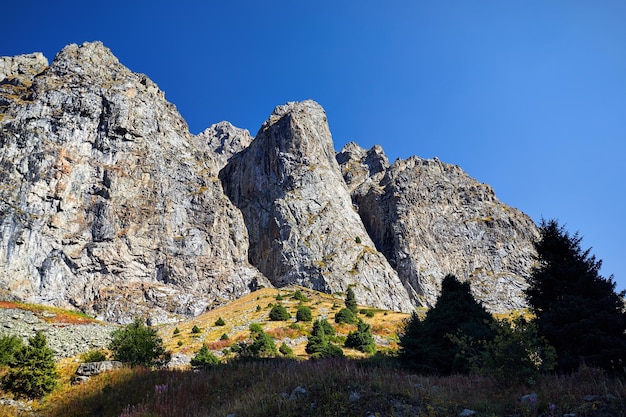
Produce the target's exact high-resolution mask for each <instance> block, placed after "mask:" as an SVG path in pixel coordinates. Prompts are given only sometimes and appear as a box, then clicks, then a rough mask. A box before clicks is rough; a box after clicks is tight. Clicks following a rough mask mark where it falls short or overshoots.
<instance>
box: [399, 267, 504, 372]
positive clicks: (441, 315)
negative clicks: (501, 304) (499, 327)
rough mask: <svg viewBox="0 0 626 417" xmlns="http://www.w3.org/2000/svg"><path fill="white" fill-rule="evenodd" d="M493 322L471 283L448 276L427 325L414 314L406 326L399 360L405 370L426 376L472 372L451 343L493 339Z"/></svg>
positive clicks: (428, 314) (402, 336) (428, 316)
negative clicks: (471, 288) (474, 294)
mask: <svg viewBox="0 0 626 417" xmlns="http://www.w3.org/2000/svg"><path fill="white" fill-rule="evenodd" d="M492 320H493V318H492V317H491V315H490V314H489V313H488V312H487V310H485V308H484V307H483V306H482V305H481V304H480V303H479V302H477V301H476V300H475V299H474V297H473V296H472V293H471V291H470V285H469V283H468V282H463V283H461V282H459V281H458V280H457V279H456V277H454V276H453V275H447V276H446V277H445V278H444V279H443V281H442V283H441V295H440V296H439V298H438V299H437V302H436V304H435V306H434V307H433V308H432V309H430V310H429V311H428V313H427V314H426V318H425V319H424V321H423V322H420V320H419V317H418V316H417V314H415V313H414V314H413V315H412V316H411V318H410V319H409V321H408V322H407V324H406V326H405V329H404V334H402V335H401V336H400V358H401V360H402V361H403V363H404V364H405V365H406V366H408V367H411V368H414V369H418V370H421V371H424V372H434V373H443V374H450V373H453V372H469V370H470V366H469V363H468V361H467V359H465V358H463V357H461V356H460V355H458V353H459V352H460V347H459V346H458V344H456V343H454V342H453V340H452V339H453V338H455V337H463V336H469V337H471V338H472V339H474V340H487V339H491V338H492V337H493V334H492V330H491V329H490V326H489V324H490V323H491V321H492Z"/></svg>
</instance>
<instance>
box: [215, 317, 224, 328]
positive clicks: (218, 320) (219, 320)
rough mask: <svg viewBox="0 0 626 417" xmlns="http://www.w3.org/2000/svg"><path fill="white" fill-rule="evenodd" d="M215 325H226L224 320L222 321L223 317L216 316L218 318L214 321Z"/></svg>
mask: <svg viewBox="0 0 626 417" xmlns="http://www.w3.org/2000/svg"><path fill="white" fill-rule="evenodd" d="M215 325H216V326H226V322H225V321H224V319H223V318H221V317H220V318H218V319H217V320H216V321H215Z"/></svg>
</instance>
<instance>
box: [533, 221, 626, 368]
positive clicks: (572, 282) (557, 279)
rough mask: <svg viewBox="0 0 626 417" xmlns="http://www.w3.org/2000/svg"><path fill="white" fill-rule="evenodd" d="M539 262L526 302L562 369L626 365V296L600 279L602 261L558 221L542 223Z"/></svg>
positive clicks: (610, 279)
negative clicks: (584, 366)
mask: <svg viewBox="0 0 626 417" xmlns="http://www.w3.org/2000/svg"><path fill="white" fill-rule="evenodd" d="M540 231H541V238H540V239H539V241H538V242H537V243H536V244H535V248H536V250H537V257H538V262H537V266H536V267H535V268H534V269H533V271H532V275H531V277H530V279H529V284H530V285H529V287H528V289H527V290H526V297H527V300H528V304H529V305H530V307H531V310H532V312H533V313H534V314H535V316H536V317H537V325H538V327H539V332H540V334H541V335H542V336H544V337H545V338H546V339H547V340H548V341H549V342H550V344H551V345H552V346H553V347H554V348H555V349H556V353H557V361H558V369H559V370H560V371H562V372H569V371H572V370H575V369H576V368H578V367H579V366H580V365H581V364H583V363H584V364H587V365H590V366H600V367H602V368H604V369H607V370H611V369H613V370H622V369H623V366H624V365H625V362H626V333H625V332H626V313H625V312H624V293H625V292H624V291H622V292H620V293H616V292H615V282H614V281H613V277H612V276H611V277H609V278H608V279H605V278H603V277H601V276H600V275H599V270H600V266H601V264H602V262H601V261H598V260H596V258H595V256H593V255H590V249H587V250H585V251H583V250H582V249H581V247H580V242H581V240H582V238H581V237H580V236H579V235H578V233H576V234H574V235H573V236H571V235H570V234H569V233H568V232H567V231H565V229H564V228H563V227H561V226H559V225H558V223H557V221H556V220H550V221H545V220H544V221H542V224H541V227H540Z"/></svg>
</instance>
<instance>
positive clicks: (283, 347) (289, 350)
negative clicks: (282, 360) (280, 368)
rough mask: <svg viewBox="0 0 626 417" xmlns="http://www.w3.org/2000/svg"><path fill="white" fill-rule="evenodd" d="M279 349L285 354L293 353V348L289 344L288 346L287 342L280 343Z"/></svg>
mask: <svg viewBox="0 0 626 417" xmlns="http://www.w3.org/2000/svg"><path fill="white" fill-rule="evenodd" d="M278 351H279V352H280V353H282V354H283V355H285V356H291V355H293V349H292V348H290V347H289V346H287V344H286V343H284V342H283V344H281V345H280V347H279V348H278Z"/></svg>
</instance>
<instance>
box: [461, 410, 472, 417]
mask: <svg viewBox="0 0 626 417" xmlns="http://www.w3.org/2000/svg"><path fill="white" fill-rule="evenodd" d="M475 415H476V411H474V410H470V409H469V408H465V409H464V410H463V411H461V412H460V413H459V417H469V416H475Z"/></svg>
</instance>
